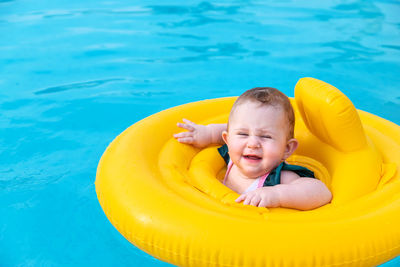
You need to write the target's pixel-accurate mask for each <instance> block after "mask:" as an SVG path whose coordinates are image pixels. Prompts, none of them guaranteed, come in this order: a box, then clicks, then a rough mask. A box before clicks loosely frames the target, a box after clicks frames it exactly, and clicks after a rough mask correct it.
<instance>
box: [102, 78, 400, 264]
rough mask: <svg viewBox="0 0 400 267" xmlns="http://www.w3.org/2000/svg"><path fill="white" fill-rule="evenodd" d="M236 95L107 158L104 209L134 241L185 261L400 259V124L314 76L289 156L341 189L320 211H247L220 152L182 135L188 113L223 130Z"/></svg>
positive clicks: (127, 135) (165, 121)
mask: <svg viewBox="0 0 400 267" xmlns="http://www.w3.org/2000/svg"><path fill="white" fill-rule="evenodd" d="M234 99H235V98H222V99H213V100H206V101H200V102H196V103H190V104H186V105H183V106H178V107H174V108H171V109H168V110H165V111H162V112H160V113H157V114H155V115H152V116H150V117H148V118H145V119H143V120H141V121H139V122H137V123H135V124H134V125H132V126H131V127H130V128H128V129H127V130H125V131H124V132H123V133H122V134H121V135H119V136H118V137H117V138H116V139H115V140H114V141H113V142H112V143H111V144H110V146H109V147H108V148H107V150H106V151H105V153H104V155H103V156H102V158H101V160H100V163H99V166H98V170H97V178H96V192H97V196H98V199H99V201H100V204H101V206H102V208H103V210H104V212H105V214H106V215H107V217H108V218H109V220H110V221H111V223H112V224H113V225H114V226H115V227H116V228H117V229H118V231H119V232H120V233H121V234H122V235H124V236H125V238H127V239H128V240H129V241H130V242H132V243H133V244H134V245H135V246H137V247H139V248H140V249H142V250H144V251H146V252H147V253H149V254H151V255H153V256H154V257H156V258H159V259H161V260H163V261H166V262H169V263H172V264H175V265H179V266H226V267H227V266H252V267H253V266H376V265H378V264H381V263H383V262H386V261H388V260H390V259H392V258H394V257H396V256H398V255H399V254H400V227H399V226H400V174H399V166H400V127H399V126H398V125H395V124H393V123H391V122H388V121H386V120H384V119H382V118H379V117H376V116H374V115H371V114H368V113H366V112H362V111H357V110H356V109H355V108H354V106H353V105H352V103H351V102H350V100H349V99H348V98H347V97H346V96H344V95H343V94H342V93H341V92H340V91H339V90H337V89H336V88H334V87H333V86H331V85H329V84H326V83H324V82H322V81H319V80H316V79H312V78H303V79H301V80H300V81H299V82H298V83H297V85H296V88H295V100H293V105H294V108H295V111H296V115H297V116H296V129H295V135H296V137H297V138H298V139H299V143H300V147H299V148H298V150H297V152H296V155H294V156H293V157H292V158H291V159H290V161H292V162H296V163H300V164H301V165H305V166H307V167H309V168H311V169H312V170H314V171H315V172H316V175H317V178H319V179H321V180H322V181H324V182H325V183H326V184H327V185H328V187H329V188H330V189H331V191H332V193H333V200H332V203H331V204H328V205H326V206H323V207H321V208H318V209H315V210H311V211H297V210H291V209H282V208H276V209H266V208H256V207H252V206H244V205H242V204H237V203H235V202H234V199H235V198H236V197H237V194H236V193H234V192H233V191H231V190H230V189H228V188H227V187H225V186H223V185H222V184H221V183H220V182H219V181H218V178H220V177H221V175H222V174H223V173H224V163H223V161H222V159H220V157H219V156H218V154H217V152H216V149H215V148H207V149H203V150H199V149H196V148H193V147H191V146H188V145H183V144H180V143H178V142H176V141H175V140H173V138H172V134H173V133H176V132H178V131H179V129H178V128H177V127H176V126H175V125H176V123H177V122H178V121H180V120H181V119H182V117H186V118H188V119H190V120H193V121H195V122H197V123H204V124H207V123H224V122H226V121H227V117H228V113H229V110H230V107H231V105H232V103H233V101H234Z"/></svg>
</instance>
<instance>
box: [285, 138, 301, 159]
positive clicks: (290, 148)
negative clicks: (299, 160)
mask: <svg viewBox="0 0 400 267" xmlns="http://www.w3.org/2000/svg"><path fill="white" fill-rule="evenodd" d="M298 146H299V141H297V139H296V138H292V139H290V140H289V141H287V143H286V148H285V153H284V154H283V157H284V159H283V160H286V159H287V158H288V157H290V155H292V154H293V152H294V151H295V150H296V149H297V147H298Z"/></svg>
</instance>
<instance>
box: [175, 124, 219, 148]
mask: <svg viewBox="0 0 400 267" xmlns="http://www.w3.org/2000/svg"><path fill="white" fill-rule="evenodd" d="M183 121H184V123H180V122H178V124H177V125H178V127H181V128H183V129H186V130H188V131H187V132H181V133H177V134H174V137H175V138H176V140H178V142H180V143H184V144H189V145H193V146H195V147H199V148H203V147H206V146H208V145H209V144H211V142H212V133H211V131H210V129H208V127H207V126H205V125H200V124H196V123H194V122H191V121H190V120H187V119H183Z"/></svg>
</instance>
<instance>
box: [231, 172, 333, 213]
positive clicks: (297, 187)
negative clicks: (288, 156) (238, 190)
mask: <svg viewBox="0 0 400 267" xmlns="http://www.w3.org/2000/svg"><path fill="white" fill-rule="evenodd" d="M281 182H282V183H281V184H279V185H275V186H271V187H262V188H258V189H256V190H254V191H251V192H248V193H246V194H243V195H241V196H240V197H239V198H238V199H237V200H236V202H240V201H243V204H245V205H252V206H258V207H270V208H275V207H283V208H292V209H298V210H311V209H315V208H318V207H320V206H323V205H325V204H327V203H329V202H330V201H331V199H332V193H331V192H330V191H329V189H328V188H327V187H326V185H325V184H324V183H323V182H321V181H320V180H318V179H314V178H308V177H299V176H298V175H297V174H296V173H294V172H290V171H282V176H281Z"/></svg>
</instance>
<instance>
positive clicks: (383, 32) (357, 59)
mask: <svg viewBox="0 0 400 267" xmlns="http://www.w3.org/2000/svg"><path fill="white" fill-rule="evenodd" d="M399 11H400V5H399V3H398V2H397V1H321V2H320V1H307V2H305V1H302V2H300V1H233V0H231V1H215V2H211V1H209V2H206V1H172V0H170V1H123V0H120V1H102V2H100V1H85V2H84V3H78V2H71V1H57V2H54V1H44V0H42V1H28V0H22V1H7V0H3V1H0V28H1V33H2V38H0V70H1V76H0V147H1V149H0V190H1V194H0V203H1V206H0V208H1V214H2V216H1V218H2V219H1V225H0V263H1V265H2V266H3V265H4V266H47V265H49V266H54V265H56V266H58V265H61V266H64V265H67V266H70V265H77V266H92V265H96V266H114V265H116V266H149V265H150V266H168V264H166V263H164V262H161V261H158V260H156V259H154V258H153V257H151V256H150V255H147V254H146V253H144V252H142V251H140V250H138V249H136V248H135V247H134V246H133V245H131V244H130V243H129V242H128V241H126V240H125V239H124V238H123V237H122V236H121V235H120V234H119V233H118V232H117V231H116V230H115V229H114V227H113V226H112V225H111V224H110V223H109V221H108V220H107V218H106V216H105V215H104V213H103V212H102V210H101V208H100V205H99V204H98V201H97V198H96V194H95V189H94V180H95V175H96V167H97V163H98V160H99V159H100V157H101V155H102V153H103V152H104V150H105V148H106V147H107V145H108V144H109V143H110V142H111V141H112V140H113V139H114V138H115V136H117V135H118V134H119V133H120V132H122V131H123V130H124V129H125V128H127V127H128V126H130V125H131V124H133V123H135V122H136V121H138V120H140V119H142V118H144V117H146V116H148V115H150V114H153V113H155V112H158V111H161V110H163V109H166V108H168V107H171V106H176V105H179V104H183V103H187V102H190V101H196V100H202V99H206V98H214V97H222V96H230V95H238V94H240V93H241V92H242V91H244V90H245V89H248V88H251V87H255V86H273V87H277V88H279V89H280V90H282V91H283V92H285V93H286V94H288V95H289V96H293V88H294V85H295V83H296V82H297V80H298V79H299V78H301V77H305V76H311V77H315V78H318V79H321V80H324V81H326V82H328V83H330V84H333V85H334V86H336V87H338V88H339V89H341V90H342V91H343V92H344V93H345V94H346V95H347V96H349V98H350V99H351V100H352V101H353V103H354V104H355V105H356V107H357V108H359V109H362V110H366V111H368V112H371V113H374V114H378V115H379V116H382V117H384V118H386V119H388V120H391V121H393V122H395V123H397V124H400V112H399V111H400V90H399V89H400V18H399V17H398V15H397V14H399ZM398 264H400V258H399V257H398V258H396V259H394V260H392V261H391V262H388V263H386V264H384V266H390V265H391V266H394V265H398Z"/></svg>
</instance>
